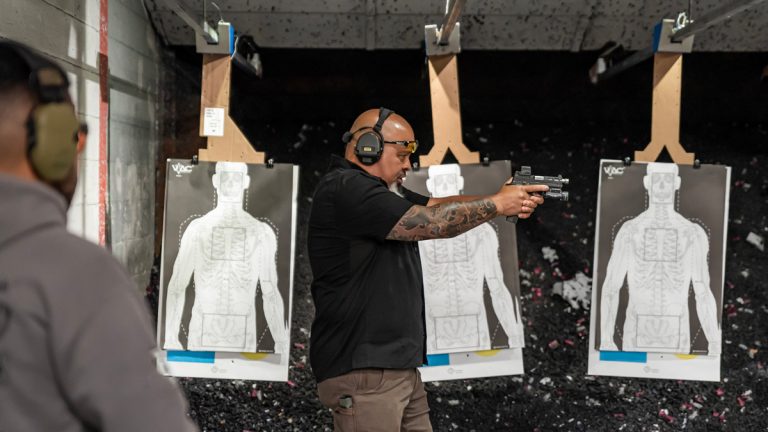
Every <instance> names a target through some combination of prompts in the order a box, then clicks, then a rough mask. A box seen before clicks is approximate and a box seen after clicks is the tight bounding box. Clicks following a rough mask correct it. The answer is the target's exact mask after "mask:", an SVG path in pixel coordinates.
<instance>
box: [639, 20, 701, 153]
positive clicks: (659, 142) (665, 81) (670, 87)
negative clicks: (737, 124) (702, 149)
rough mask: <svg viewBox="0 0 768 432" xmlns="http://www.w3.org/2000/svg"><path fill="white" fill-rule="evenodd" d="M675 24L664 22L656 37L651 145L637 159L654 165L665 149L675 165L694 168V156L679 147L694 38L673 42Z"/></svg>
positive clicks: (669, 21)
mask: <svg viewBox="0 0 768 432" xmlns="http://www.w3.org/2000/svg"><path fill="white" fill-rule="evenodd" d="M673 24H674V21H673V20H670V19H665V20H663V21H662V22H661V23H659V24H658V28H657V30H656V33H655V34H654V52H655V54H654V55H653V97H652V101H653V102H652V105H651V142H650V143H649V144H648V145H647V146H646V147H645V149H643V150H640V151H636V152H635V160H636V161H642V162H655V161H656V160H658V158H659V155H660V154H661V151H662V150H664V149H665V148H666V149H667V152H668V153H669V155H670V156H671V157H672V161H673V162H674V163H676V164H679V165H694V164H695V163H696V161H695V155H694V154H693V153H688V152H686V151H685V149H684V148H683V146H682V144H680V99H681V90H682V81H683V53H688V52H691V50H692V48H693V36H690V37H688V38H686V39H684V40H683V41H682V42H678V43H673V42H671V36H672V32H673V31H672V26H673Z"/></svg>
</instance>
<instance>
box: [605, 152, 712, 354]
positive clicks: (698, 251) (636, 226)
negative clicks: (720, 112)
mask: <svg viewBox="0 0 768 432" xmlns="http://www.w3.org/2000/svg"><path fill="white" fill-rule="evenodd" d="M603 167H612V169H613V170H614V171H613V172H614V173H615V174H617V175H616V176H615V178H614V177H612V178H611V179H609V180H605V179H604V180H603V182H604V183H606V184H605V185H603V186H602V187H603V188H606V187H608V188H609V189H610V188H614V189H615V188H617V187H620V184H619V183H621V182H623V181H629V180H630V178H629V176H630V175H632V174H635V177H634V178H635V179H640V181H641V182H642V187H643V189H644V191H645V192H646V194H647V195H646V196H647V204H646V208H645V209H643V210H642V211H641V212H640V213H639V214H636V215H626V216H624V217H622V218H621V219H618V220H616V217H615V215H614V216H611V220H616V222H615V223H614V224H613V225H612V226H611V235H610V237H611V238H612V244H611V249H610V257H609V258H608V262H607V265H606V266H605V270H604V272H602V274H604V277H601V278H600V279H601V280H602V283H601V284H600V297H599V298H600V307H599V316H600V319H599V338H596V339H595V340H596V343H597V344H598V347H597V348H598V349H599V350H603V351H616V350H622V351H642V352H658V353H667V352H668V353H685V354H687V353H706V354H709V355H717V354H719V353H720V342H721V330H720V324H719V318H720V312H719V311H720V306H719V304H721V301H722V299H721V294H720V293H719V292H718V291H719V290H717V289H714V290H713V286H714V287H721V286H722V282H721V277H720V276H719V275H721V273H719V274H718V277H717V280H716V281H715V284H713V283H712V281H711V276H710V267H712V266H713V264H720V262H719V261H718V260H717V257H718V255H717V254H715V255H713V254H712V248H711V246H710V245H711V243H712V242H713V241H718V238H720V240H722V236H717V235H714V236H713V235H712V234H713V228H716V229H715V230H714V234H717V233H718V232H720V233H722V225H723V223H724V222H723V220H722V208H723V203H722V202H720V203H717V201H718V196H717V195H716V194H715V190H716V189H710V190H709V191H710V192H711V194H710V195H701V196H698V198H696V197H695V195H696V194H698V193H705V194H706V192H707V189H693V191H692V190H691V189H689V190H688V193H690V194H693V195H694V196H688V197H686V198H688V199H687V200H686V201H685V202H690V201H691V200H690V199H691V198H694V203H695V200H696V199H698V200H710V201H714V202H715V203H716V204H717V205H715V206H714V207H715V209H717V208H718V206H719V213H718V212H717V211H716V212H715V213H714V215H711V220H712V221H713V222H712V224H713V225H717V227H714V226H710V225H708V223H707V222H706V221H704V220H703V219H702V218H700V217H695V218H689V217H686V216H683V215H682V214H680V212H679V211H678V208H677V207H678V205H679V200H680V194H681V193H682V192H681V185H682V184H683V182H685V181H694V178H691V177H693V176H689V178H688V179H682V178H681V176H680V172H679V171H680V169H681V168H679V167H678V166H677V165H676V164H672V163H648V164H647V165H642V164H633V165H632V167H626V169H625V168H624V167H615V166H614V165H606V164H604V165H603ZM640 170H642V171H644V175H642V177H640V176H639V174H643V173H640V172H639V171H640ZM631 171H632V172H631ZM634 171H638V172H634ZM606 172H607V171H606ZM688 173H692V174H696V173H695V172H693V171H691V168H687V169H686V174H688ZM634 181H637V180H634ZM720 187H722V186H721V185H720ZM632 196H633V195H631V194H627V197H626V199H625V201H626V200H630V199H631V198H632ZM601 199H603V198H602V197H601ZM721 201H722V199H721ZM617 204H618V203H607V202H603V203H602V204H601V207H603V208H605V207H606V206H609V207H615V208H617V209H620V208H622V206H617ZM686 207H690V208H694V207H695V204H691V205H690V206H689V205H688V204H686ZM601 211H603V210H601ZM601 215H602V213H601ZM718 216H719V217H718ZM598 229H601V230H603V231H604V230H605V227H603V228H600V227H599V228H598ZM601 232H602V231H601ZM721 247H722V246H721V245H718V249H719V250H721ZM713 256H714V257H715V261H716V262H714V263H713V262H711V260H712V257H713ZM720 256H722V255H720ZM715 292H717V293H718V298H717V299H716V297H715ZM622 293H623V295H622ZM694 312H695V313H694ZM692 315H695V316H692Z"/></svg>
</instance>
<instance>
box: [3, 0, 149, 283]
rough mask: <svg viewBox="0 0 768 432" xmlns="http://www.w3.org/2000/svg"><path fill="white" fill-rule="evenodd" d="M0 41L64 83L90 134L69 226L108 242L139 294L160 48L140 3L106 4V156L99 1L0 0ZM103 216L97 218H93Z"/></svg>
mask: <svg viewBox="0 0 768 432" xmlns="http://www.w3.org/2000/svg"><path fill="white" fill-rule="evenodd" d="M0 11H2V13H0V36H2V37H5V38H8V39H13V40H16V41H19V42H22V43H25V44H27V45H29V46H31V47H33V48H36V49H38V50H40V51H41V52H43V53H44V54H46V55H48V56H50V57H51V58H52V59H54V60H55V61H57V62H58V63H59V64H60V65H61V66H62V67H63V68H64V69H65V70H66V71H67V74H68V76H69V79H70V81H71V87H70V93H71V94H72V96H73V98H74V102H75V106H76V108H77V112H78V115H79V116H80V118H81V119H83V120H85V121H87V122H88V126H89V130H90V133H89V135H88V143H87V146H86V150H85V151H84V152H83V154H81V155H80V161H79V163H80V165H79V167H80V168H79V169H80V181H79V182H78V186H77V190H76V193H75V197H74V199H73V202H72V206H71V207H70V210H69V224H68V225H69V229H70V230H71V231H72V232H74V233H76V234H79V235H81V236H83V237H85V238H87V239H89V240H91V241H93V242H96V243H98V242H99V230H100V227H101V226H102V225H103V224H104V222H107V223H106V224H105V225H106V229H108V230H109V233H108V235H107V239H108V241H109V243H110V244H109V245H108V246H110V247H111V248H112V251H113V253H114V254H115V256H116V257H117V258H118V259H119V260H120V261H121V262H122V263H123V264H125V265H126V266H127V268H128V271H129V273H130V274H131V276H133V278H134V280H135V281H136V284H137V287H138V289H140V290H143V289H144V288H145V287H146V286H147V283H148V281H149V273H150V270H151V266H152V260H153V252H154V205H155V202H154V184H155V183H154V178H155V156H156V153H157V148H158V141H159V134H158V119H159V116H158V113H157V109H158V101H159V100H158V99H159V98H158V87H159V85H158V79H159V78H158V77H159V76H160V68H161V66H160V64H161V61H160V46H159V44H158V39H157V37H156V35H155V34H154V32H153V30H152V28H151V26H150V24H149V19H148V17H147V16H146V14H145V12H144V8H143V6H142V2H141V1H140V0H109V2H108V14H107V16H108V27H107V30H108V35H109V38H108V58H109V70H110V79H109V108H110V110H109V117H108V120H107V121H108V122H109V123H108V133H107V142H106V148H107V149H108V150H107V151H106V152H104V153H103V154H102V152H100V150H99V125H100V121H101V119H100V118H99V106H100V96H99V94H100V93H99V92H100V90H99V74H98V58H99V57H98V53H99V36H100V33H99V27H100V25H99V24H100V1H99V0H0ZM102 164H104V165H106V167H107V169H106V171H105V172H107V173H108V176H107V178H108V179H109V181H108V183H107V184H108V187H107V188H106V190H104V191H102V192H101V193H102V194H103V195H104V200H105V201H104V202H105V206H104V207H105V208H101V209H100V207H99V198H100V190H99V184H100V179H99V167H100V165H102ZM104 212H107V213H106V216H105V217H102V218H101V219H100V215H101V214H103V213H104Z"/></svg>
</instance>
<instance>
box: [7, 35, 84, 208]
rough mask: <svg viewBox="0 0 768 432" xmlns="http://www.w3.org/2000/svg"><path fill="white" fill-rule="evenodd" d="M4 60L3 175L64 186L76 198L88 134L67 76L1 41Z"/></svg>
mask: <svg viewBox="0 0 768 432" xmlns="http://www.w3.org/2000/svg"><path fill="white" fill-rule="evenodd" d="M0 59H2V61H0V147H2V148H0V150H2V152H0V169H2V170H3V171H5V172H8V173H11V174H15V175H17V176H19V177H23V178H27V179H37V180H42V181H43V182H46V183H48V184H50V185H54V184H58V185H60V189H61V190H60V192H62V194H64V196H65V198H67V199H69V198H71V194H72V193H73V192H74V185H75V182H76V179H77V174H76V169H75V168H76V155H77V152H78V150H79V149H81V148H82V146H81V145H80V144H81V138H82V136H81V131H82V130H83V129H81V127H80V123H79V121H78V119H77V116H76V115H75V110H74V107H73V106H72V102H71V99H70V96H69V80H68V78H67V75H66V73H65V72H64V70H63V69H62V68H61V67H59V66H58V65H57V64H56V63H54V62H53V61H51V60H49V59H47V58H46V57H45V56H43V55H42V54H40V53H38V52H37V51H35V50H34V49H32V48H29V47H27V46H24V45H22V44H19V43H16V42H13V41H7V40H0ZM32 172H33V173H32Z"/></svg>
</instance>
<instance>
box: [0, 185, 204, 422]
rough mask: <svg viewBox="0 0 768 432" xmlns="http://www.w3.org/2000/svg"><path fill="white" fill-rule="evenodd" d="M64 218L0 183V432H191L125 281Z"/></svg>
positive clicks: (61, 206)
mask: <svg viewBox="0 0 768 432" xmlns="http://www.w3.org/2000/svg"><path fill="white" fill-rule="evenodd" d="M66 210H67V208H66V204H65V201H64V199H63V198H62V197H61V196H60V195H59V194H58V193H57V192H56V191H54V190H53V189H51V188H50V187H48V186H47V185H44V184H42V183H37V182H31V181H23V180H19V179H16V178H13V177H10V176H7V175H3V174H0V432H26V431H34V432H39V431H58V432H74V431H94V430H96V431H126V432H127V431H131V432H139V431H141V432H149V431H163V432H171V431H195V430H197V428H196V427H195V426H194V425H193V424H192V422H191V421H190V419H189V418H188V417H187V415H186V412H187V406H186V402H185V401H184V398H183V396H182V394H181V392H180V391H179V389H178V387H177V385H176V384H175V383H174V382H173V381H171V380H170V379H169V378H166V377H163V376H161V375H160V374H159V373H158V372H157V369H156V366H155V360H154V356H153V350H154V349H155V343H154V340H153V337H152V331H151V325H150V318H149V314H148V313H147V310H146V306H145V304H143V301H142V300H141V298H140V297H139V295H138V293H136V290H135V288H134V284H133V282H132V281H131V279H130V278H129V277H128V276H127V274H126V273H125V271H124V270H123V269H122V267H121V266H120V265H119V264H118V263H117V261H116V260H115V259H114V258H113V257H112V256H111V255H110V254H109V253H108V252H107V251H105V250H104V249H102V248H100V247H98V246H97V245H94V244H92V243H89V242H87V241H85V240H82V239H80V238H78V237H76V236H74V235H72V234H70V233H68V232H67V230H66Z"/></svg>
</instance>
